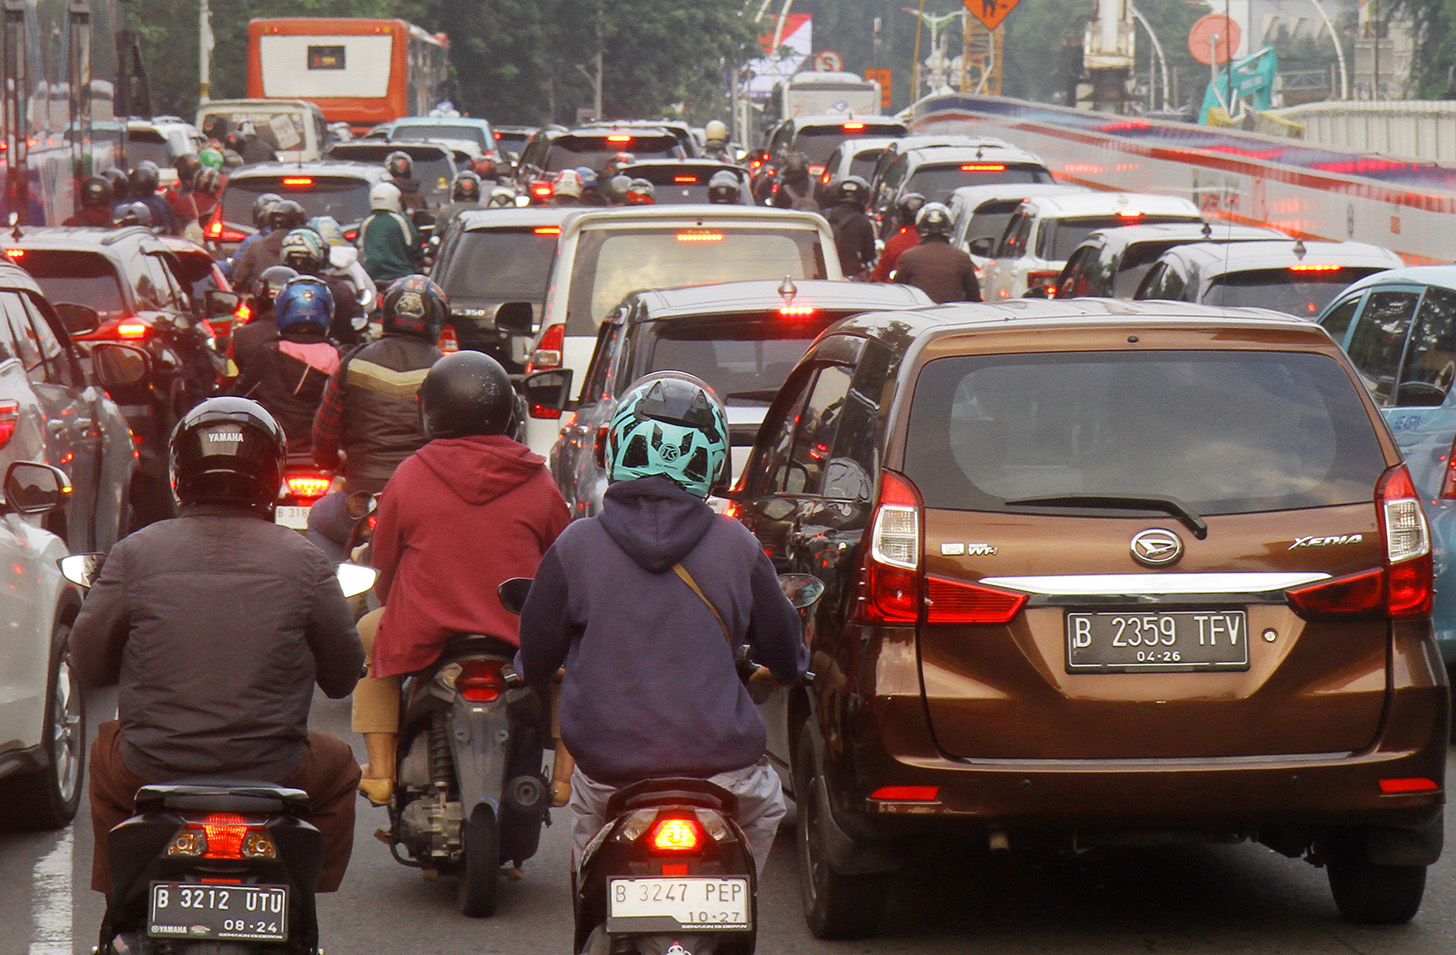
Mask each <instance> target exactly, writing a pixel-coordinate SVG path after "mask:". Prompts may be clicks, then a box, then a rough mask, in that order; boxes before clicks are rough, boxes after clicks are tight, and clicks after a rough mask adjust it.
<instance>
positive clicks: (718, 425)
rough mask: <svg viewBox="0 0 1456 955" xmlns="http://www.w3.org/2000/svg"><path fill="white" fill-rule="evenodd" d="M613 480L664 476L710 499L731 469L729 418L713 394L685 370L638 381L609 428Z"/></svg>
mask: <svg viewBox="0 0 1456 955" xmlns="http://www.w3.org/2000/svg"><path fill="white" fill-rule="evenodd" d="M606 459H607V466H608V468H609V479H610V480H612V481H630V480H632V479H634V478H640V477H647V476H649V475H660V476H662V477H665V478H668V479H669V480H671V481H674V482H676V483H677V484H678V485H679V486H680V487H681V488H682V489H683V490H685V491H687V492H688V493H689V494H692V495H694V496H696V497H707V496H708V494H709V492H710V491H711V490H712V489H713V485H714V484H716V483H717V482H718V480H719V478H721V477H722V476H723V473H724V471H725V469H726V468H727V466H728V416H727V414H725V413H724V411H723V403H722V402H720V401H719V400H718V396H717V395H715V394H714V393H713V389H712V388H711V387H710V386H709V385H708V384H707V383H705V382H704V381H702V380H701V379H699V378H694V377H693V376H692V375H689V374H686V373H684V372H680V371H662V372H656V373H654V374H651V375H647V376H646V377H644V378H641V379H638V381H637V382H636V383H634V384H633V385H632V387H630V388H628V389H627V392H626V394H624V395H622V398H621V400H620V401H619V402H618V404H617V412H616V414H614V415H613V416H612V424H611V426H610V427H609V428H608V429H607V446H606Z"/></svg>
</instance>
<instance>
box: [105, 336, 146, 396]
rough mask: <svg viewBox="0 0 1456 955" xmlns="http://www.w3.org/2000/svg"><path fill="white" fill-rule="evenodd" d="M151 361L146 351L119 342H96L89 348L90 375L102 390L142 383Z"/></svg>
mask: <svg viewBox="0 0 1456 955" xmlns="http://www.w3.org/2000/svg"><path fill="white" fill-rule="evenodd" d="M151 364H152V360H151V358H150V357H149V356H148V355H147V353H146V351H144V350H143V349H141V348H138V347H136V346H135V345H123V344H121V343H120V342H97V343H96V344H95V345H93V346H92V347H91V374H92V376H93V377H95V379H96V381H97V383H98V384H100V385H101V387H103V388H115V387H118V386H120V385H134V384H136V383H137V382H140V381H144V380H145V379H146V377H147V374H148V372H149V371H150V370H151Z"/></svg>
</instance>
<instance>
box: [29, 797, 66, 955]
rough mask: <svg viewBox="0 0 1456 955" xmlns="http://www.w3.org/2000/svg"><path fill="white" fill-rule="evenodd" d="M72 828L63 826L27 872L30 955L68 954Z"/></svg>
mask: <svg viewBox="0 0 1456 955" xmlns="http://www.w3.org/2000/svg"><path fill="white" fill-rule="evenodd" d="M73 833H74V829H73V828H72V827H69V826H68V827H66V832H65V834H64V835H62V836H61V839H60V841H59V842H57V843H56V845H55V848H53V849H52V850H51V851H50V852H48V853H46V855H45V856H44V858H42V859H40V860H39V861H37V862H36V864H35V868H34V869H33V870H32V872H31V876H32V882H33V883H34V885H35V889H34V894H33V895H32V896H31V898H32V902H31V910H30V911H31V915H30V955H71V915H72V913H71V902H72V884H73V882H74V879H73V877H72V873H71V866H72V862H73V859H74V857H75V842H74V839H73Z"/></svg>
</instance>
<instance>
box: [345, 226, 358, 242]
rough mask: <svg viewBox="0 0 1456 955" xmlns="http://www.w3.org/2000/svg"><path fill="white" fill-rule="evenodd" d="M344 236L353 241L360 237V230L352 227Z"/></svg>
mask: <svg viewBox="0 0 1456 955" xmlns="http://www.w3.org/2000/svg"><path fill="white" fill-rule="evenodd" d="M344 238H346V239H348V240H349V241H350V242H353V241H354V240H355V239H357V238H359V230H358V229H350V230H349V231H348V232H345V233H344Z"/></svg>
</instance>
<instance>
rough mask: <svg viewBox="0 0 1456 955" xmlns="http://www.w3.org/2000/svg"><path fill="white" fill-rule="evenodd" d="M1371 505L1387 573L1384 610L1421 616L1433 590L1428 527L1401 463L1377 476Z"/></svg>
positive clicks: (1399, 615)
mask: <svg viewBox="0 0 1456 955" xmlns="http://www.w3.org/2000/svg"><path fill="white" fill-rule="evenodd" d="M1375 506H1376V509H1377V511H1378V513H1379V515H1380V531H1381V535H1382V536H1383V537H1384V539H1385V558H1386V568H1387V571H1388V573H1389V575H1390V576H1389V580H1388V582H1387V585H1386V611H1387V612H1388V613H1389V614H1390V615H1391V616H1392V617H1419V616H1425V615H1427V614H1429V613H1430V612H1431V603H1432V598H1433V596H1434V592H1435V581H1434V577H1433V575H1434V573H1435V568H1434V565H1433V563H1432V558H1431V530H1430V526H1429V525H1428V524H1427V523H1426V514H1425V511H1424V510H1422V509H1421V500H1420V497H1419V496H1418V495H1417V494H1416V488H1415V483H1414V482H1412V481H1411V476H1410V471H1408V470H1407V469H1406V466H1405V465H1404V464H1397V465H1396V466H1395V467H1393V468H1391V469H1390V470H1388V471H1386V472H1385V474H1383V475H1382V476H1381V478H1380V483H1379V484H1378V485H1376V488H1375Z"/></svg>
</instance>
